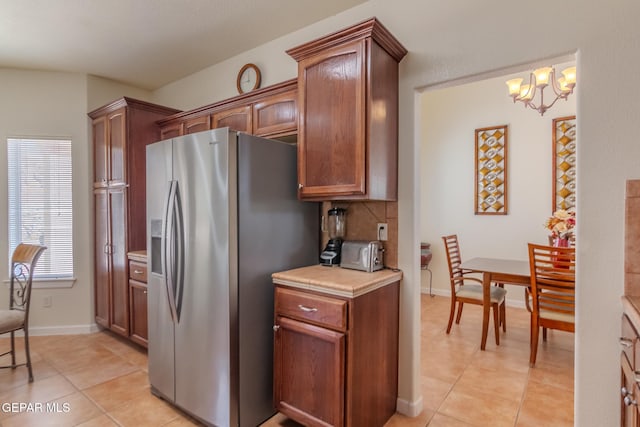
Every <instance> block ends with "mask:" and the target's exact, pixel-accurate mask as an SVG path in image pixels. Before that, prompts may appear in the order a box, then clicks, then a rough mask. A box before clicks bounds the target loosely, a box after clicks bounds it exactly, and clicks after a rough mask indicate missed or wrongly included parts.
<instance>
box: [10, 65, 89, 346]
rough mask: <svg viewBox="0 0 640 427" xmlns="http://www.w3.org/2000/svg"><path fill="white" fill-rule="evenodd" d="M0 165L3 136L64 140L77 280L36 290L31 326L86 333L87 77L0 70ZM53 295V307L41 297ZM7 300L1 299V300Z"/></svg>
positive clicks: (37, 331) (41, 331)
mask: <svg viewBox="0 0 640 427" xmlns="http://www.w3.org/2000/svg"><path fill="white" fill-rule="evenodd" d="M0 93H2V97H0V146H1V148H0V165H6V162H7V148H6V147H7V145H6V144H7V143H6V141H7V138H8V137H15V136H18V137H20V136H27V137H68V138H70V139H71V140H72V161H73V235H74V236H73V237H74V239H73V240H74V244H73V251H74V272H75V277H76V279H77V280H76V282H75V284H74V286H73V287H72V288H68V289H34V292H33V295H32V308H31V318H30V321H31V326H32V328H31V329H32V331H33V333H35V334H38V333H43V332H44V331H47V330H50V329H55V330H56V331H58V330H59V329H58V328H60V327H65V328H67V329H68V330H71V331H88V330H89V327H90V325H91V324H92V323H93V320H92V319H91V317H92V316H91V314H92V312H93V306H92V304H89V303H88V302H89V301H91V295H92V289H91V288H92V283H93V282H92V276H93V272H92V271H91V265H92V263H93V261H92V257H91V252H92V246H91V241H90V240H89V239H88V237H89V236H92V234H93V232H92V228H91V224H92V222H91V216H90V212H91V205H90V204H89V203H88V200H89V198H88V195H89V194H90V192H91V190H90V187H91V186H90V183H89V180H88V176H89V163H88V159H89V149H88V145H87V127H86V77H85V76H83V75H80V74H69V73H53V72H38V71H22V70H10V69H0ZM0 174H1V175H0V177H1V178H0V182H2V183H4V184H3V185H0V224H8V220H7V214H8V212H7V211H8V207H7V185H6V182H7V170H6V167H4V166H3V167H0ZM0 242H2V243H0V278H7V277H8V276H9V273H8V271H7V270H8V259H9V253H8V251H9V248H8V241H7V228H6V226H4V227H0ZM45 295H46V296H51V297H52V306H51V308H43V306H42V305H43V304H42V298H43V297H44V296H45ZM5 299H6V298H4V297H3V298H1V300H2V301H3V304H4V301H5Z"/></svg>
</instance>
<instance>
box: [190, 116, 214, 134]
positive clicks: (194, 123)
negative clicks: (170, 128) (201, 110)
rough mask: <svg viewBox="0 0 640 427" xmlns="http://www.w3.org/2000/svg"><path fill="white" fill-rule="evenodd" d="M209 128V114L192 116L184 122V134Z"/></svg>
mask: <svg viewBox="0 0 640 427" xmlns="http://www.w3.org/2000/svg"><path fill="white" fill-rule="evenodd" d="M209 129H211V116H209V115H206V116H202V117H194V118H192V119H189V120H185V122H184V134H185V135H186V134H189V133H196V132H202V131H203V130H209Z"/></svg>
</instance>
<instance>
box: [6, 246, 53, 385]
mask: <svg viewBox="0 0 640 427" xmlns="http://www.w3.org/2000/svg"><path fill="white" fill-rule="evenodd" d="M45 249H47V248H46V246H40V245H29V244H26V243H20V244H19V245H18V246H17V247H16V248H15V250H14V251H13V254H12V256H11V281H10V285H9V309H8V310H0V334H7V333H10V334H11V349H10V350H9V351H7V352H5V353H2V354H0V357H2V356H5V355H7V354H11V364H10V365H6V366H0V368H12V369H15V368H17V367H18V366H26V367H27V370H28V371H29V382H33V370H32V368H31V353H30V351H29V307H30V305H31V285H32V282H33V272H34V270H35V267H36V263H37V262H38V259H39V258H40V255H42V252H43V251H44V250H45ZM19 330H22V331H23V332H24V351H25V357H26V362H25V363H19V364H16V346H15V333H16V332H17V331H19Z"/></svg>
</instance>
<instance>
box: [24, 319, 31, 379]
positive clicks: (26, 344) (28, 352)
mask: <svg viewBox="0 0 640 427" xmlns="http://www.w3.org/2000/svg"><path fill="white" fill-rule="evenodd" d="M24 352H25V354H26V356H27V369H28V370H29V382H30V383H32V382H33V368H32V367H31V350H30V349H29V332H28V331H27V328H24Z"/></svg>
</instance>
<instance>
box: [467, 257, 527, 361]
mask: <svg viewBox="0 0 640 427" xmlns="http://www.w3.org/2000/svg"><path fill="white" fill-rule="evenodd" d="M460 268H461V269H462V270H463V271H470V272H473V273H480V274H482V311H483V313H482V339H481V341H480V349H481V350H484V349H485V347H486V345H487V335H488V331H489V309H490V307H491V299H490V291H491V288H490V286H491V284H492V283H499V284H505V285H520V286H529V285H530V284H531V272H530V269H529V261H522V260H514V259H502V258H471V259H469V260H468V261H465V262H463V263H462V264H460Z"/></svg>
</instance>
